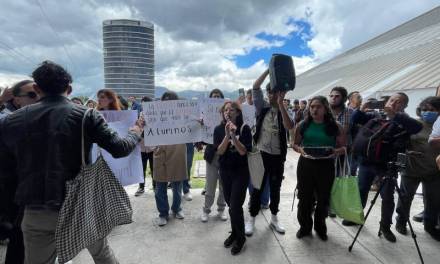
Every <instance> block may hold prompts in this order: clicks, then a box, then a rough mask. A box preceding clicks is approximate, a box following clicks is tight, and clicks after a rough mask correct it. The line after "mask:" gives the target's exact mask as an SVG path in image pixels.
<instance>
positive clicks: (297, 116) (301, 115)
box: [295, 100, 307, 124]
mask: <svg viewBox="0 0 440 264" xmlns="http://www.w3.org/2000/svg"><path fill="white" fill-rule="evenodd" d="M306 108H307V100H301V101H299V110H298V111H297V112H296V113H295V124H298V123H299V122H301V121H302V120H304V116H305V114H306Z"/></svg>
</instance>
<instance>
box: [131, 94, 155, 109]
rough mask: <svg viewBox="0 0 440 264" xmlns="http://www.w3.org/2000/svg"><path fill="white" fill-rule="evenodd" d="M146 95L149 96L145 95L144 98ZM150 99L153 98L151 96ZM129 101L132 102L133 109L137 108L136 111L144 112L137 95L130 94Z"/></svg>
mask: <svg viewBox="0 0 440 264" xmlns="http://www.w3.org/2000/svg"><path fill="white" fill-rule="evenodd" d="M145 97H148V96H144V98H145ZM148 98H149V97H148ZM150 100H151V98H150ZM128 101H129V102H130V103H131V110H136V111H138V113H140V112H142V105H141V104H140V103H138V102H137V101H136V97H134V96H129V97H128Z"/></svg>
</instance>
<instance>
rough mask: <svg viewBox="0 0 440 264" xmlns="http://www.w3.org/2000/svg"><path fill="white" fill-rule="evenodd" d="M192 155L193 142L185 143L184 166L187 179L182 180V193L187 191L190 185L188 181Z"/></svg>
mask: <svg viewBox="0 0 440 264" xmlns="http://www.w3.org/2000/svg"><path fill="white" fill-rule="evenodd" d="M193 157H194V145H193V143H186V168H187V170H188V179H186V180H184V181H183V185H182V187H183V193H188V192H189V189H190V188H191V185H189V181H190V179H191V167H192V163H193Z"/></svg>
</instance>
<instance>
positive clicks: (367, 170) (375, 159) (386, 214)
mask: <svg viewBox="0 0 440 264" xmlns="http://www.w3.org/2000/svg"><path fill="white" fill-rule="evenodd" d="M408 101H409V98H408V96H407V95H406V94H405V93H401V92H399V93H395V94H393V95H392V96H391V97H390V99H389V100H388V101H387V102H386V103H385V105H384V109H383V113H384V116H381V117H378V115H377V113H376V112H375V111H371V106H370V105H369V103H368V102H367V103H365V104H364V105H362V107H361V108H360V109H359V110H356V111H355V112H354V113H353V116H352V123H353V125H362V127H361V129H360V131H359V133H358V135H357V136H356V138H355V140H354V142H353V151H354V153H356V154H357V155H358V157H359V158H360V165H359V178H358V179H359V192H360V195H361V201H362V206H363V207H365V205H366V202H367V198H368V192H369V190H370V187H371V184H372V183H373V180H374V178H375V177H376V176H379V177H380V179H381V183H380V184H381V185H382V186H381V189H380V195H381V198H382V210H381V221H380V231H381V233H382V234H383V235H384V237H385V239H387V240H388V241H390V242H395V241H396V237H395V235H394V234H393V232H391V229H390V227H391V224H392V216H393V212H394V207H395V204H394V195H393V194H394V185H393V181H389V180H383V178H384V177H385V176H386V175H388V176H393V177H397V171H387V164H388V162H390V161H396V159H397V153H399V152H405V150H406V144H407V142H408V140H409V137H410V136H411V135H413V134H417V133H418V132H419V131H420V130H421V129H422V125H421V124H420V123H419V122H418V121H417V120H415V119H413V118H411V117H409V116H408V115H407V114H405V113H404V110H405V108H406V107H407V105H408Z"/></svg>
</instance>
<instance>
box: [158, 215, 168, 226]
mask: <svg viewBox="0 0 440 264" xmlns="http://www.w3.org/2000/svg"><path fill="white" fill-rule="evenodd" d="M155 222H156V225H158V226H164V225H166V224H168V220H167V219H166V218H165V217H160V216H159V217H158V218H156V220H155Z"/></svg>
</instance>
